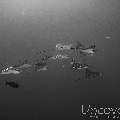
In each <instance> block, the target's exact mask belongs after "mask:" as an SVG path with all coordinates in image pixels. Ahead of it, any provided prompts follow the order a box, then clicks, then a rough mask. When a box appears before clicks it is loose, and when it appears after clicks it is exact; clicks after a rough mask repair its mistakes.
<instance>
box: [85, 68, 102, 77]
mask: <svg viewBox="0 0 120 120" xmlns="http://www.w3.org/2000/svg"><path fill="white" fill-rule="evenodd" d="M97 77H102V73H101V72H96V71H92V70H90V69H88V68H87V69H86V71H85V78H86V79H91V78H97Z"/></svg>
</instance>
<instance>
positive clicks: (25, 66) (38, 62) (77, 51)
mask: <svg viewBox="0 0 120 120" xmlns="http://www.w3.org/2000/svg"><path fill="white" fill-rule="evenodd" d="M54 51H55V53H53V54H52V53H51V54H47V52H46V50H42V51H38V52H39V54H38V56H40V57H39V59H38V58H36V59H35V60H34V61H33V62H31V61H29V58H28V59H24V60H23V61H22V62H18V63H17V64H14V65H10V66H7V67H3V68H1V71H0V76H4V75H9V74H13V75H18V74H22V73H23V72H24V71H25V70H29V69H34V71H35V72H41V71H47V70H48V69H49V66H48V61H64V60H68V59H69V60H70V63H69V68H70V69H71V70H72V71H73V72H76V71H81V70H82V69H85V79H94V78H100V79H101V78H103V74H102V72H99V71H94V70H92V69H90V67H89V66H91V65H88V64H86V63H82V62H80V61H79V60H77V59H78V58H79V57H80V58H82V57H86V56H90V57H92V56H94V55H95V54H96V52H97V51H98V49H97V48H96V45H95V44H94V45H93V44H92V45H89V46H88V47H85V45H83V44H82V43H80V42H79V41H77V42H76V45H73V44H62V43H58V44H56V46H55V48H54ZM66 51H67V53H68V54H67V53H66ZM69 52H72V53H73V54H74V55H73V56H71V54H69ZM79 55H81V56H79ZM2 66H4V65H2ZM62 66H65V65H62ZM5 85H6V86H10V87H12V88H18V87H19V84H18V83H17V82H16V81H6V82H5Z"/></svg>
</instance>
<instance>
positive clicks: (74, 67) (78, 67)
mask: <svg viewBox="0 0 120 120" xmlns="http://www.w3.org/2000/svg"><path fill="white" fill-rule="evenodd" d="M71 64H72V68H73V69H76V70H79V69H86V68H88V65H87V64H81V63H79V62H74V63H72V62H71Z"/></svg>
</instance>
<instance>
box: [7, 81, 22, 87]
mask: <svg viewBox="0 0 120 120" xmlns="http://www.w3.org/2000/svg"><path fill="white" fill-rule="evenodd" d="M5 86H9V87H12V88H19V87H20V85H19V84H18V83H16V82H14V81H6V82H5Z"/></svg>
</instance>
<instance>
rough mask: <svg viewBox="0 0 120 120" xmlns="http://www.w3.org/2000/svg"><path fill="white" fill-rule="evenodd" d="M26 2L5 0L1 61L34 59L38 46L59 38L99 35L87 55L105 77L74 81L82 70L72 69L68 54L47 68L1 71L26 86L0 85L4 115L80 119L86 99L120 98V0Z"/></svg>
mask: <svg viewBox="0 0 120 120" xmlns="http://www.w3.org/2000/svg"><path fill="white" fill-rule="evenodd" d="M31 1H32V0H31ZM23 3H24V1H22V2H20V3H19V4H20V6H19V7H18V8H17V7H16V6H17V5H18V3H17V2H15V1H14V0H12V2H8V1H7V0H6V2H3V1H2V2H1V3H0V7H1V9H0V63H2V64H5V65H6V66H7V65H9V64H14V63H16V62H17V61H18V60H19V59H24V58H25V59H26V58H27V59H28V58H29V59H30V60H33V59H35V57H37V56H36V55H35V52H36V51H37V50H43V49H47V50H49V49H50V50H51V51H52V49H54V48H55V45H56V44H57V43H58V42H62V43H75V42H76V41H80V42H81V43H83V44H85V45H86V46H88V45H90V44H92V43H94V41H95V43H96V46H97V48H98V49H99V51H98V52H97V54H96V56H93V57H84V58H82V60H83V61H85V62H86V63H89V64H92V65H93V66H94V69H95V70H97V71H100V72H102V73H103V75H104V79H102V80H99V79H93V80H85V79H81V80H79V81H77V82H75V80H76V79H77V78H78V77H79V76H83V74H82V73H81V72H73V71H72V70H71V69H70V66H69V64H68V61H69V60H68V61H64V63H65V68H62V67H61V63H59V64H58V63H56V62H55V61H52V62H51V61H50V62H49V69H48V70H47V71H41V72H34V71H32V70H31V71H25V72H24V73H22V74H20V75H8V76H1V77H0V82H1V85H2V83H3V82H4V81H5V80H16V81H17V82H19V83H20V84H21V87H20V88H19V89H12V88H10V87H7V88H2V87H1V88H0V95H1V96H0V106H1V107H0V119H1V120H24V119H25V120H26V119H29V120H39V119H43V120H48V119H55V120H56V119H57V120H58V119H60V120H61V119H72V120H73V119H76V120H78V119H79V117H80V116H79V114H80V109H81V108H80V106H81V104H95V105H97V104H106V105H108V104H110V105H113V104H115V105H116V104H119V100H120V98H119V91H120V85H119V84H120V82H119V58H120V54H119V51H120V48H119V38H120V35H119V31H120V27H119V26H120V22H119V21H120V20H119V19H120V16H119V14H120V10H119V9H120V3H119V1H118V0H114V1H113V0H102V1H95V0H88V2H87V1H86V2H84V1H82V0H81V2H77V1H69V0H68V1H64V0H62V2H58V3H57V1H56V2H55V1H54V0H51V2H49V3H47V1H46V2H38V1H37V0H35V2H30V3H26V2H25V3H24V4H23ZM52 3H54V4H53V5H52ZM41 4H42V5H43V6H42V5H41ZM39 5H40V6H39ZM106 36H109V38H106ZM49 52H50V51H49ZM52 52H53V51H52ZM1 68H2V66H1Z"/></svg>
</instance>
